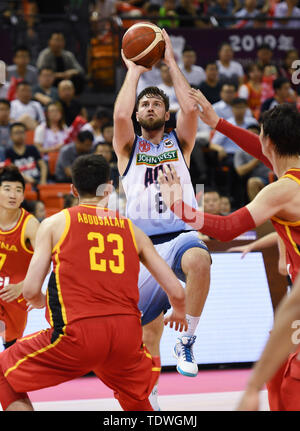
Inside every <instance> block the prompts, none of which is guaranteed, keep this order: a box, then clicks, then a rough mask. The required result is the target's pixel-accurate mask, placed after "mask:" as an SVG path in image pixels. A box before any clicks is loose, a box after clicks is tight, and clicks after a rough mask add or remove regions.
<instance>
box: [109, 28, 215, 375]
mask: <svg viewBox="0 0 300 431" xmlns="http://www.w3.org/2000/svg"><path fill="white" fill-rule="evenodd" d="M163 37H164V39H165V42H166V49H165V55H164V59H163V61H164V63H166V64H167V66H168V67H169V70H170V74H171V76H172V80H173V85H174V89H175V92H176V96H177V99H178V102H179V105H180V111H179V113H178V116H177V125H176V130H175V131H172V132H171V133H169V134H165V132H164V129H165V122H166V121H167V120H168V119H169V117H170V113H169V111H168V109H169V106H168V97H167V96H166V95H165V94H164V93H163V92H162V91H161V90H159V89H158V88H157V87H148V88H146V89H144V90H143V91H142V92H141V93H140V94H139V96H138V98H137V103H136V89H137V85H138V81H139V78H140V76H141V74H142V73H144V72H146V71H147V70H148V69H146V68H144V67H142V66H137V65H136V64H135V63H133V62H132V61H130V60H127V59H126V58H125V56H124V55H123V54H122V56H123V60H124V62H125V64H126V66H127V68H128V71H127V75H126V78H125V80H124V83H123V86H122V88H121V90H120V92H119V94H118V97H117V100H116V102H115V107H114V138H113V146H114V150H115V152H116V154H117V157H118V168H119V173H120V175H121V176H122V183H123V188H124V191H125V193H126V197H127V213H126V215H127V216H128V217H129V218H131V220H132V221H133V222H134V223H135V224H136V225H137V226H139V227H140V228H141V229H142V230H143V231H144V232H145V233H147V234H148V235H149V236H150V238H151V239H152V241H153V244H154V245H155V248H156V250H157V251H158V253H159V254H160V255H161V256H162V257H163V258H164V259H165V260H166V262H167V263H168V264H169V265H170V267H171V268H172V269H173V270H174V272H175V273H176V275H177V277H178V278H179V279H180V280H182V281H184V282H186V295H187V321H188V323H189V326H188V330H187V332H186V333H184V334H183V335H182V336H181V337H180V338H178V339H177V342H176V345H175V348H174V355H175V356H176V358H177V370H178V371H179V372H180V373H181V374H183V375H185V376H196V375H197V373H198V366H197V362H196V361H195V359H194V356H193V344H194V341H195V338H196V337H195V335H194V333H195V329H196V326H197V324H198V321H199V317H200V315H201V312H202V310H203V307H204V304H205V301H206V297H207V294H208V290H209V282H210V265H211V258H210V254H209V252H208V249H207V247H206V245H205V244H204V243H203V242H202V241H201V240H200V239H199V237H198V235H197V232H195V231H192V230H191V228H190V227H189V226H188V225H186V224H185V223H184V222H182V221H181V220H180V219H179V218H177V217H176V216H175V217H174V215H173V214H172V213H171V212H170V211H169V209H167V208H166V206H165V205H164V204H163V201H162V198H161V195H160V193H159V186H158V183H157V175H158V172H159V170H162V169H163V166H164V165H165V164H166V163H172V164H174V166H176V170H178V172H180V178H181V183H182V185H183V188H184V191H185V197H186V199H187V200H188V201H189V203H190V205H191V206H193V207H195V208H196V207H197V202H196V199H195V195H194V191H193V187H192V183H191V178H190V174H189V171H188V166H189V163H190V155H191V152H192V150H193V147H194V143H195V137H196V131H197V111H196V110H195V109H194V108H193V107H191V104H190V103H187V102H188V98H187V94H188V91H189V90H190V85H189V84H188V82H187V81H186V79H185V77H184V75H183V74H182V73H181V71H180V69H179V68H178V66H177V64H176V60H175V58H174V53H173V49H172V44H171V41H170V39H169V37H168V35H167V33H166V32H165V31H164V30H163ZM135 106H136V119H137V121H138V122H139V124H140V126H141V131H142V134H141V136H137V135H135V132H134V126H133V122H132V118H131V116H132V113H133V111H134V108H135ZM139 288H140V303H139V307H140V310H141V311H142V324H143V339H144V342H145V344H146V346H147V347H148V349H149V350H150V353H152V354H153V355H159V344H160V338H161V335H162V332H163V315H164V313H165V312H166V311H167V310H168V309H169V308H170V305H169V303H168V300H167V297H166V295H165V293H164V292H163V290H162V289H161V288H160V286H159V285H158V284H157V282H156V281H155V280H154V279H153V277H152V276H151V275H150V273H149V272H148V271H147V270H146V268H145V267H143V266H142V267H141V271H140V278H139Z"/></svg>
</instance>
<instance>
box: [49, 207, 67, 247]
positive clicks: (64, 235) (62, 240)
mask: <svg viewBox="0 0 300 431" xmlns="http://www.w3.org/2000/svg"><path fill="white" fill-rule="evenodd" d="M62 212H63V213H64V214H65V216H66V225H65V228H64V231H63V233H62V235H61V237H60V238H59V240H58V242H57V243H56V244H55V246H54V247H53V249H52V254H53V253H54V252H55V251H56V250H57V249H58V248H59V247H60V246H61V245H62V243H63V242H64V240H65V238H66V236H67V234H68V232H69V229H70V224H71V217H70V213H69V211H68V210H67V209H64V210H62Z"/></svg>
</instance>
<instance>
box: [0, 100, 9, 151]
mask: <svg viewBox="0 0 300 431" xmlns="http://www.w3.org/2000/svg"><path fill="white" fill-rule="evenodd" d="M10 124H11V123H10V102H9V101H8V100H6V99H0V152H1V153H2V158H3V156H4V150H5V148H7V147H8V146H9V144H10ZM0 157H1V154H0Z"/></svg>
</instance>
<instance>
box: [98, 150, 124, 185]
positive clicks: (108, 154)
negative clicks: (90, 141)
mask: <svg viewBox="0 0 300 431" xmlns="http://www.w3.org/2000/svg"><path fill="white" fill-rule="evenodd" d="M94 153H95V154H98V155H100V156H103V157H104V158H105V160H106V161H107V162H108V163H109V165H110V179H111V180H112V182H113V186H114V188H115V189H118V188H119V171H118V168H117V164H116V163H115V162H114V161H113V149H112V146H111V145H110V144H109V143H108V142H99V143H98V144H97V145H96V147H95V151H94Z"/></svg>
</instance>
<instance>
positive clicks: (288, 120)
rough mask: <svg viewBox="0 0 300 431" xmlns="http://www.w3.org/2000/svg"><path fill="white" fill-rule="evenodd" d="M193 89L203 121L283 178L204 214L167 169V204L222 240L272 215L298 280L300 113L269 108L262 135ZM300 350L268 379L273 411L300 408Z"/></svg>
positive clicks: (284, 107) (163, 188) (287, 108)
mask: <svg viewBox="0 0 300 431" xmlns="http://www.w3.org/2000/svg"><path fill="white" fill-rule="evenodd" d="M190 94H191V97H192V100H193V101H195V100H196V101H197V103H198V104H199V105H200V108H199V116H200V117H201V118H202V120H203V121H205V122H206V123H207V124H209V125H210V126H211V127H213V128H216V129H217V130H219V131H220V132H222V133H224V134H226V135H227V136H228V137H230V138H231V139H233V140H234V141H235V142H236V143H237V144H239V145H240V146H242V147H243V149H245V150H248V152H249V153H251V154H252V155H254V156H255V157H256V158H259V159H260V160H262V161H264V162H265V163H266V164H267V165H268V166H269V167H270V168H271V169H272V170H273V171H274V172H275V174H276V175H277V177H278V178H279V179H278V181H276V182H274V183H271V184H269V185H267V186H266V187H265V188H264V189H262V190H261V191H260V193H259V194H258V195H257V196H256V197H255V199H254V200H253V201H252V202H250V203H249V204H248V205H247V206H246V207H243V208H241V209H239V210H238V211H235V212H234V213H232V214H230V215H228V216H216V215H211V214H207V213H201V212H200V211H196V210H194V209H193V208H191V207H190V206H188V205H186V204H185V203H184V202H183V201H182V190H181V186H180V183H179V178H178V177H177V174H176V172H175V170H174V168H172V171H170V170H169V169H167V168H166V173H165V175H162V174H161V175H160V177H159V183H160V187H161V193H162V195H163V198H164V201H165V203H166V204H167V205H168V206H170V207H171V209H172V210H173V211H174V213H175V214H176V215H177V216H178V217H181V218H182V219H183V220H184V221H185V222H186V223H189V224H191V225H192V226H193V228H194V229H199V230H200V231H201V233H203V234H205V235H208V236H210V237H212V238H215V239H219V240H221V241H230V240H232V239H233V238H235V237H237V236H238V235H240V234H241V233H243V232H246V231H248V230H251V229H254V228H255V227H256V226H259V225H261V224H263V223H264V222H266V221H267V220H269V219H271V221H272V223H273V225H274V227H275V229H276V231H277V233H278V235H279V236H280V238H281V239H282V241H283V243H284V245H285V249H286V262H287V270H288V273H289V275H290V277H291V279H292V282H295V279H296V276H297V274H298V273H299V268H300V158H299V155H300V147H299V143H300V114H299V112H298V111H297V110H296V109H295V108H294V107H293V106H291V105H287V104H286V105H280V106H276V107H275V108H273V109H272V110H270V111H268V112H266V113H265V114H264V117H263V120H262V126H261V134H260V139H259V138H258V137H257V136H256V135H254V134H252V133H251V132H248V131H246V130H243V129H240V128H238V127H235V126H232V125H230V124H229V123H227V122H226V121H225V120H223V119H220V118H219V117H218V116H217V115H216V113H215V111H214V110H213V108H212V106H211V104H210V103H209V102H208V101H207V99H206V98H205V97H204V96H203V95H202V93H200V92H199V91H196V90H192V91H191V93H190ZM299 352H300V349H298V350H297V352H296V353H294V354H291V355H290V356H289V358H288V360H287V362H286V363H285V364H283V365H282V367H281V368H280V369H279V370H278V371H277V373H276V374H275V375H274V376H273V378H272V379H271V380H270V381H269V382H268V391H269V403H270V408H271V410H295V409H296V410H299V409H300V399H299V396H298V393H299V390H300V362H299V360H298V354H299ZM274 371H275V370H274ZM270 377H271V376H270ZM283 388H285V389H284V390H283Z"/></svg>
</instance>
